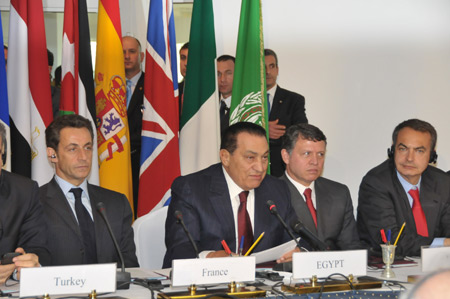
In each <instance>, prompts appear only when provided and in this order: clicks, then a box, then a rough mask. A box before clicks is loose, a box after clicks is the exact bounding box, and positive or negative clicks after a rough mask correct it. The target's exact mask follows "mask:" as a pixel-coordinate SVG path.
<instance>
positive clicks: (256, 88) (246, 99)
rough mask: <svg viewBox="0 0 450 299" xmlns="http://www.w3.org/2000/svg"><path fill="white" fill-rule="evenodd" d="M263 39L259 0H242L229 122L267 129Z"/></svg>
mask: <svg viewBox="0 0 450 299" xmlns="http://www.w3.org/2000/svg"><path fill="white" fill-rule="evenodd" d="M267 120H268V114H267V95H266V72H265V62H264V38H263V26H262V14H261V1H260V0H242V5H241V17H240V21H239V33H238V42H237V48H236V63H235V67H234V80H233V92H232V96H231V107H230V125H231V124H234V123H237V122H240V121H247V122H252V123H255V124H258V125H260V126H262V127H263V128H265V129H266V131H267V132H268V121H267Z"/></svg>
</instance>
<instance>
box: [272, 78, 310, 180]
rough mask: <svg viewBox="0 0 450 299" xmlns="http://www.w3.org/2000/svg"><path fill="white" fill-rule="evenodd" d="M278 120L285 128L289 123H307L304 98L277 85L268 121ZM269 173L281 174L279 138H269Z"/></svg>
mask: <svg viewBox="0 0 450 299" xmlns="http://www.w3.org/2000/svg"><path fill="white" fill-rule="evenodd" d="M277 119H278V120H279V121H278V124H280V125H285V126H286V129H287V128H289V127H290V126H291V125H294V124H299V123H307V122H308V119H307V118H306V113H305V98H304V97H303V96H302V95H300V94H298V93H295V92H292V91H289V90H286V89H283V88H281V87H280V86H278V87H277V91H276V92H275V96H274V98H273V102H272V108H271V110H270V115H269V121H273V120H277ZM269 147H270V173H271V174H272V175H273V176H277V177H280V176H282V175H283V173H284V170H285V167H286V166H285V165H284V162H283V159H282V158H281V138H279V139H270V140H269Z"/></svg>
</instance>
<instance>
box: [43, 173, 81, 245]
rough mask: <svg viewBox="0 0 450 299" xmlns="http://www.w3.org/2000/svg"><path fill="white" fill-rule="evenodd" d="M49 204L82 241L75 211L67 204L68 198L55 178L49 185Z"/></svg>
mask: <svg viewBox="0 0 450 299" xmlns="http://www.w3.org/2000/svg"><path fill="white" fill-rule="evenodd" d="M47 203H48V205H49V206H50V208H52V209H53V210H54V211H55V212H56V213H57V214H58V215H59V216H60V217H61V219H62V221H64V222H65V223H67V226H68V227H70V228H71V229H72V230H73V231H74V233H75V234H76V235H77V236H78V237H79V238H80V240H82V238H81V232H80V227H79V226H78V221H77V219H76V218H75V215H74V214H73V210H72V208H71V207H70V205H69V203H68V202H67V198H66V196H65V195H64V193H63V192H62V190H61V188H60V187H59V185H58V183H57V182H56V180H55V179H54V178H53V179H52V180H51V181H50V183H49V184H48V189H47Z"/></svg>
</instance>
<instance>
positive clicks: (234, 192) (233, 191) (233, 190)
mask: <svg viewBox="0 0 450 299" xmlns="http://www.w3.org/2000/svg"><path fill="white" fill-rule="evenodd" d="M222 169H223V174H224V175H225V181H226V182H227V185H228V192H229V193H230V196H231V199H233V198H235V197H236V196H238V195H239V193H241V192H242V191H244V189H242V188H241V187H239V186H238V185H237V184H236V183H235V182H234V181H233V179H232V178H231V177H230V175H229V174H228V172H227V171H226V169H225V168H224V167H223V166H222Z"/></svg>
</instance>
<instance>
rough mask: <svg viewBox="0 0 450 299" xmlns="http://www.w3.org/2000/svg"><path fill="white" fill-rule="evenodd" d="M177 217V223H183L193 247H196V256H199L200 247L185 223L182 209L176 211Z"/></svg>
mask: <svg viewBox="0 0 450 299" xmlns="http://www.w3.org/2000/svg"><path fill="white" fill-rule="evenodd" d="M174 215H175V218H176V219H177V223H178V224H181V226H182V227H183V230H184V232H185V233H186V236H187V237H188V239H189V242H191V245H192V247H194V250H195V256H196V257H197V258H198V248H197V244H195V242H194V239H193V238H192V235H191V233H190V232H189V231H188V229H187V227H186V225H185V224H184V221H183V214H182V213H181V211H179V210H176V211H175V213H174Z"/></svg>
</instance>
